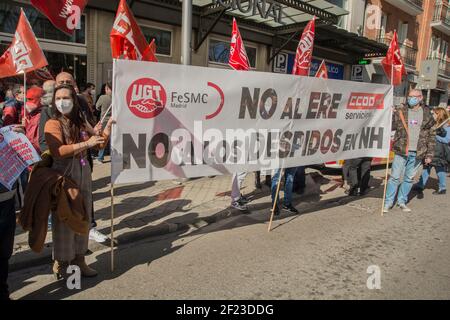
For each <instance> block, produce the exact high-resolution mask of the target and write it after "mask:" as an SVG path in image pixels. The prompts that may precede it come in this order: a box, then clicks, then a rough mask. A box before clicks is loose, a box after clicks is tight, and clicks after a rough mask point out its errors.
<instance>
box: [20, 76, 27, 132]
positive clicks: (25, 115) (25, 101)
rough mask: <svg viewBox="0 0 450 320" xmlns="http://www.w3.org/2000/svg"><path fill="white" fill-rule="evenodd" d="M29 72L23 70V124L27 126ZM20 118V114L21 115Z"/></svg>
mask: <svg viewBox="0 0 450 320" xmlns="http://www.w3.org/2000/svg"><path fill="white" fill-rule="evenodd" d="M26 105H27V72H26V71H25V69H24V70H23V118H22V125H23V126H25V124H26V121H27V108H26ZM19 118H20V115H19Z"/></svg>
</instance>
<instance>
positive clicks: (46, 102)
mask: <svg viewBox="0 0 450 320" xmlns="http://www.w3.org/2000/svg"><path fill="white" fill-rule="evenodd" d="M55 84H56V82H55V81H54V80H47V81H45V82H44V84H43V85H42V89H43V90H44V95H43V96H42V99H41V104H42V111H41V119H40V121H39V148H40V149H41V152H45V151H46V150H48V146H47V143H45V133H44V128H45V124H46V123H47V121H48V120H49V119H51V118H52V116H53V108H52V100H53V94H54V91H55Z"/></svg>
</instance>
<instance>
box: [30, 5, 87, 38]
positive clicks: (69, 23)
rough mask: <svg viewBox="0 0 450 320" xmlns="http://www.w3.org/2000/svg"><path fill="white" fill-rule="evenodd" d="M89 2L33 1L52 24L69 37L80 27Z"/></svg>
mask: <svg viewBox="0 0 450 320" xmlns="http://www.w3.org/2000/svg"><path fill="white" fill-rule="evenodd" d="M87 2H88V0H31V4H32V5H33V6H34V7H36V9H38V10H39V11H40V12H41V13H42V14H43V15H44V16H46V17H47V18H48V19H49V20H50V21H51V23H52V24H53V25H54V26H55V27H56V28H58V29H59V30H61V31H62V32H65V33H67V34H69V35H72V34H73V33H74V31H75V30H76V29H78V28H79V27H80V22H81V15H82V13H83V10H84V8H85V7H86V4H87Z"/></svg>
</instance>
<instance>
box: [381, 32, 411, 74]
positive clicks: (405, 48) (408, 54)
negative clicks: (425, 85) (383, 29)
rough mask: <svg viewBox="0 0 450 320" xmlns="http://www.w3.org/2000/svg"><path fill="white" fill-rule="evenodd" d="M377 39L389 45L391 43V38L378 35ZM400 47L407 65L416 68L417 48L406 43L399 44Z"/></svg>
mask: <svg viewBox="0 0 450 320" xmlns="http://www.w3.org/2000/svg"><path fill="white" fill-rule="evenodd" d="M377 41H378V42H381V43H384V44H386V45H388V46H389V44H390V43H391V38H386V37H378V38H377ZM399 47H400V53H401V55H402V60H403V63H404V64H405V65H407V66H410V67H414V68H415V66H416V61H417V49H416V48H413V47H410V46H407V45H404V44H399Z"/></svg>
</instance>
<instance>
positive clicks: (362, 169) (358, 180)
mask: <svg viewBox="0 0 450 320" xmlns="http://www.w3.org/2000/svg"><path fill="white" fill-rule="evenodd" d="M371 166H372V158H370V157H361V158H355V159H349V160H345V162H344V168H343V171H344V172H345V173H346V176H345V179H346V180H347V184H348V190H346V191H345V193H346V194H348V195H349V196H358V195H359V196H363V195H365V194H366V193H367V191H368V190H369V189H370V187H369V181H370V168H371ZM358 189H359V190H358Z"/></svg>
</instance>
